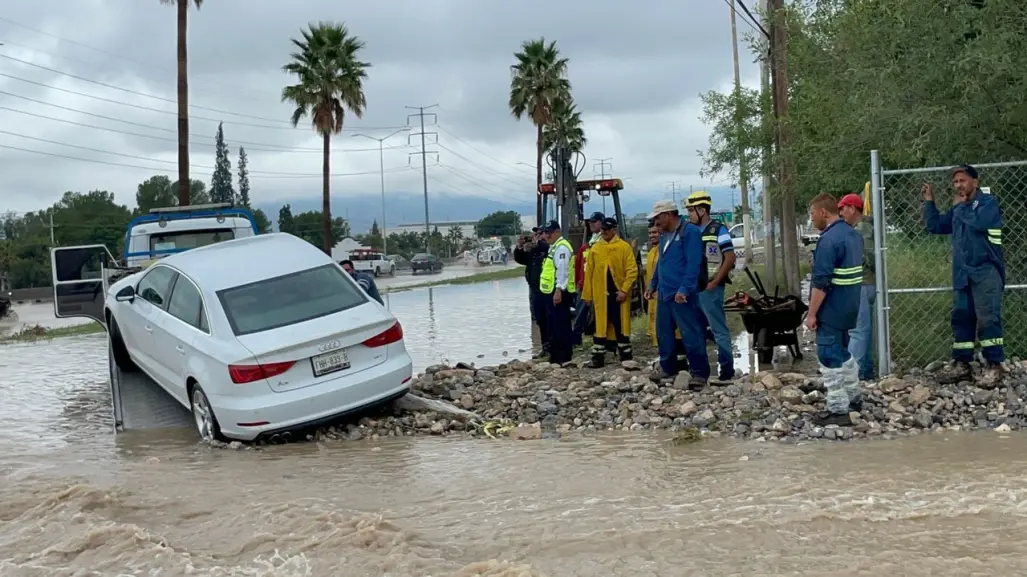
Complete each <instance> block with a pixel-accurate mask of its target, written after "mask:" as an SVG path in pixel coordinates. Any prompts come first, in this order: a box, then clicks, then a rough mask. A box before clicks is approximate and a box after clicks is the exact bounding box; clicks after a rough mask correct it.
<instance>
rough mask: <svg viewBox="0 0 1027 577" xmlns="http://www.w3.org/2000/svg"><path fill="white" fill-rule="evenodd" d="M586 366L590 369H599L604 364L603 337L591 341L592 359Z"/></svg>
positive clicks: (604, 346) (604, 348)
mask: <svg viewBox="0 0 1027 577" xmlns="http://www.w3.org/2000/svg"><path fill="white" fill-rule="evenodd" d="M586 366H587V367H588V368H590V369H601V368H603V367H604V366H606V344H605V342H604V340H603V339H594V340H593V341H592V359H591V360H590V361H589V362H588V364H587V365H586Z"/></svg>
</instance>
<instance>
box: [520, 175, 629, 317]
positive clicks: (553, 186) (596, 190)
mask: <svg viewBox="0 0 1027 577" xmlns="http://www.w3.org/2000/svg"><path fill="white" fill-rule="evenodd" d="M556 174H557V175H559V172H556ZM568 176H570V178H569V181H567V182H566V184H565V186H566V188H561V186H560V184H564V183H551V182H549V183H543V184H542V185H541V186H540V187H539V193H540V194H542V197H543V202H542V206H543V207H545V206H546V205H547V204H548V203H546V202H545V201H546V196H547V195H555V196H556V200H557V206H560V207H561V208H562V209H563V210H561V216H562V217H563V218H562V219H561V224H562V225H563V233H564V235H565V236H567V238H568V240H570V241H571V244H572V245H573V246H574V249H575V250H577V249H578V247H580V246H581V243H582V242H585V239H586V237H587V236H588V234H589V233H588V231H586V230H585V228H584V220H585V219H584V214H583V213H584V206H585V203H586V202H588V201H589V199H590V198H591V196H592V195H593V194H596V195H599V196H609V197H612V199H613V210H614V217H615V218H616V219H617V230H618V233H619V234H620V236H621V238H623V239H624V240H626V241H627V242H628V243H629V244H631V247H632V249H633V250H634V252H635V262H636V264H637V265H638V281H637V282H636V283H635V290H633V291H632V294H631V310H632V311H636V312H637V311H641V310H642V308H643V307H642V304H643V298H642V294H643V292H644V290H645V287H644V286H642V285H643V274H642V255H641V251H640V250H639V249H640V245H641V244H643V243H644V242H645V239H633V238H631V233H630V229H629V227H628V220H627V217H626V216H625V214H624V211H623V210H621V203H620V191H622V190H624V182H623V181H622V180H621V179H619V178H603V179H600V180H576V179H575V178H574V176H573V173H572V172H570V173H569V174H568ZM560 190H564V191H568V192H569V191H571V190H573V191H574V193H573V194H563V195H561V194H560V193H559V191H560ZM568 197H569V198H568ZM568 205H569V206H568ZM568 217H570V218H568ZM545 220H547V219H546V215H545V210H544V209H543V221H545ZM568 221H570V223H571V225H570V226H568Z"/></svg>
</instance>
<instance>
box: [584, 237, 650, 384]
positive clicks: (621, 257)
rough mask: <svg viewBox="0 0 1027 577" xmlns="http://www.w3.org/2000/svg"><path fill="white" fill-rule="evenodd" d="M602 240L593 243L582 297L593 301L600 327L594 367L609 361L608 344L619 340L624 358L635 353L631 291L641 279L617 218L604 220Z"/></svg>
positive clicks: (626, 359) (594, 337) (619, 349)
mask: <svg viewBox="0 0 1027 577" xmlns="http://www.w3.org/2000/svg"><path fill="white" fill-rule="evenodd" d="M600 234H601V235H602V240H600V241H599V242H596V243H595V244H593V245H592V249H591V250H590V251H589V254H588V262H586V263H585V284H583V285H582V287H581V288H582V292H581V298H582V299H584V300H585V302H591V303H592V308H593V310H594V311H595V317H596V330H595V335H594V336H593V337H592V361H591V363H590V366H591V367H592V368H599V367H602V366H603V365H604V364H606V348H607V343H610V342H613V343H616V347H617V348H616V350H617V354H618V357H619V359H620V360H621V361H629V360H631V358H632V352H631V290H632V288H634V286H635V282H636V281H637V280H638V265H637V264H636V263H635V251H634V250H633V249H632V248H631V245H630V244H628V243H627V242H626V241H625V240H624V239H622V238H621V237H620V236H618V235H617V219H615V218H604V219H603V220H602V222H601V223H600Z"/></svg>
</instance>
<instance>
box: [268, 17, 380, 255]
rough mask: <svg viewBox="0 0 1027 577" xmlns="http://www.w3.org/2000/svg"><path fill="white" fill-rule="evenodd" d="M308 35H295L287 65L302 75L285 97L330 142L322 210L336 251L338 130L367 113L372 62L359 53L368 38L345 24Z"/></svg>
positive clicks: (327, 238)
mask: <svg viewBox="0 0 1027 577" xmlns="http://www.w3.org/2000/svg"><path fill="white" fill-rule="evenodd" d="M301 34H302V36H303V38H302V39H299V40H297V39H295V38H294V39H293V40H292V43H293V44H294V45H295V46H296V48H297V49H298V52H294V53H293V54H292V61H291V62H289V63H288V64H286V65H285V66H283V67H282V69H283V70H285V71H286V72H288V73H290V74H294V75H296V84H294V85H292V86H286V87H285V88H283V89H282V102H291V103H292V104H294V105H295V106H296V110H294V111H293V113H292V125H293V126H297V125H299V122H300V120H301V119H302V118H303V117H305V116H308V117H310V123H311V125H312V126H313V128H314V130H315V131H316V132H317V133H318V134H320V135H321V138H322V141H323V144H324V157H323V162H322V172H323V176H322V181H321V186H322V191H321V192H322V196H323V205H322V208H321V214H322V216H323V217H324V224H323V227H324V247H323V248H324V251H325V253H326V254H331V252H332V245H333V239H332V205H331V191H330V185H329V181H330V173H331V162H330V160H331V146H332V135H333V134H339V133H340V132H342V127H343V124H344V122H345V119H346V111H347V110H349V112H350V113H351V114H353V115H354V116H356V117H357V118H362V117H363V116H364V109H365V108H366V107H367V100H366V99H365V98H364V79H365V78H367V69H368V68H370V67H371V64H370V63H367V62H361V61H360V60H358V59H357V53H358V52H360V50H361V49H362V48H363V47H364V43H363V42H362V41H361V40H360V39H359V38H357V37H356V36H353V35H351V34H350V33H349V30H348V29H347V28H346V26H345V24H341V23H332V22H319V23H317V24H311V25H310V28H309V30H304V31H302V32H301Z"/></svg>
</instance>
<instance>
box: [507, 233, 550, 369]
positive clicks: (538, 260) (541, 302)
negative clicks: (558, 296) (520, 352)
mask: <svg viewBox="0 0 1027 577" xmlns="http://www.w3.org/2000/svg"><path fill="white" fill-rule="evenodd" d="M542 236H543V234H542V229H541V228H539V227H534V228H532V229H531V239H526V238H524V237H521V238H519V239H517V246H516V247H515V248H514V261H516V262H517V263H518V264H521V265H524V280H526V281H528V299H529V304H530V306H531V318H532V320H533V321H535V325H536V326H537V327H538V334H539V340H541V342H542V351H541V352H540V353H539V354H537V355H535V356H536V357H537V358H541V357H545V356H548V355H549V331H548V330H547V328H546V298H548V297H546V296H545V295H543V294H542V293H540V292H539V290H538V284H539V278H540V277H541V275H542V263H543V261H545V259H546V255H548V254H549V243H547V242H546V240H545V239H544V238H542Z"/></svg>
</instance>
